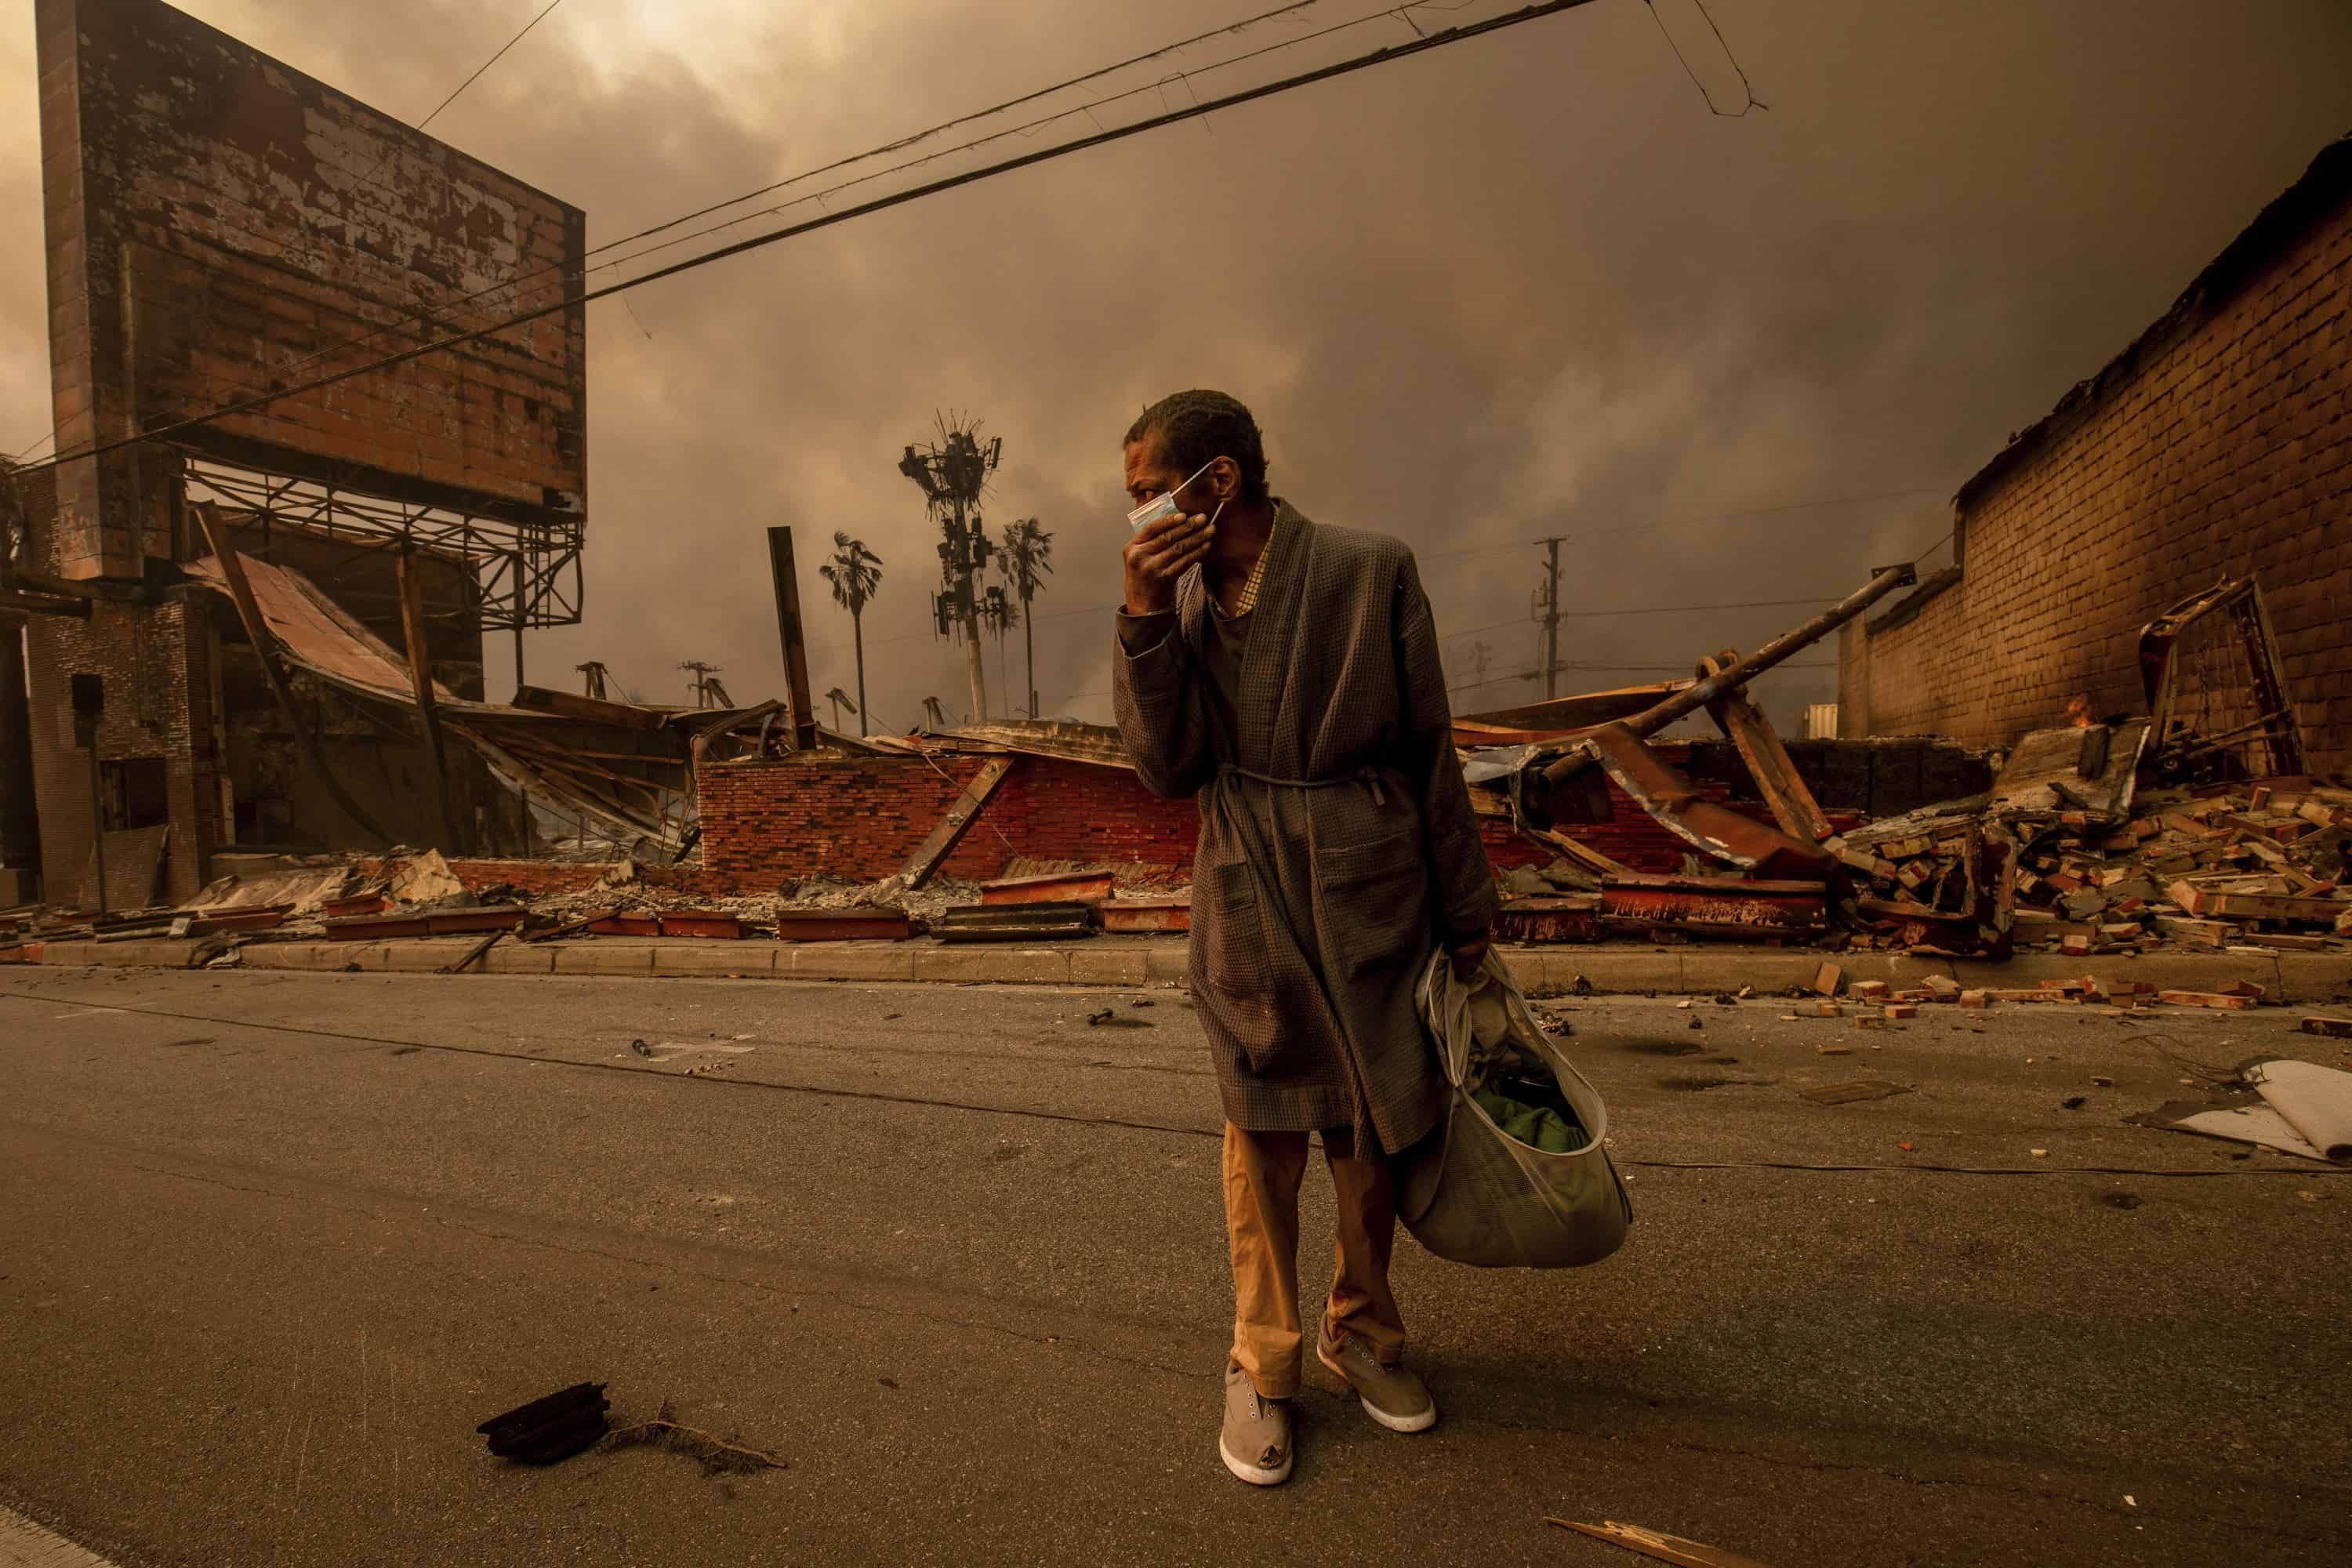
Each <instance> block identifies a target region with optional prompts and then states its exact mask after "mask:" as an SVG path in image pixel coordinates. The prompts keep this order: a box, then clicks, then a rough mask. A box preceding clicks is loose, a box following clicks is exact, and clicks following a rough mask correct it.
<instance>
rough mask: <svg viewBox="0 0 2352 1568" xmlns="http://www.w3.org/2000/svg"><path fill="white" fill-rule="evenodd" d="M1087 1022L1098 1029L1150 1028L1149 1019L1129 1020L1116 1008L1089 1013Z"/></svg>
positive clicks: (1106, 1008)
mask: <svg viewBox="0 0 2352 1568" xmlns="http://www.w3.org/2000/svg"><path fill="white" fill-rule="evenodd" d="M1087 1023H1088V1024H1091V1025H1093V1026H1095V1027H1097V1028H1100V1029H1149V1028H1150V1027H1151V1020H1150V1019H1149V1018H1130V1017H1129V1016H1127V1015H1126V1014H1124V1013H1122V1012H1120V1011H1119V1010H1118V1008H1116V1007H1105V1008H1103V1009H1102V1010H1101V1011H1100V1012H1096V1013H1089V1014H1087Z"/></svg>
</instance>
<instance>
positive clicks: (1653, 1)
mask: <svg viewBox="0 0 2352 1568" xmlns="http://www.w3.org/2000/svg"><path fill="white" fill-rule="evenodd" d="M1642 3H1643V5H1647V6H1648V7H1649V8H1650V20H1651V21H1653V22H1655V23H1656V24H1657V25H1658V36H1659V37H1663V38H1664V39H1665V40H1666V47H1668V48H1670V49H1672V50H1674V52H1675V59H1676V60H1677V61H1680V62H1681V65H1682V68H1683V74H1684V75H1685V76H1686V77H1688V78H1690V79H1691V85H1692V86H1693V87H1695V88H1696V89H1698V93H1699V96H1700V97H1701V98H1704V99H1706V111H1707V112H1708V113H1709V114H1712V115H1715V116H1717V117H1718V118H1720V119H1724V120H1744V119H1746V118H1747V117H1748V110H1751V109H1761V110H1770V109H1771V107H1772V106H1771V105H1770V104H1769V103H1767V102H1765V101H1764V100H1762V99H1760V98H1758V97H1757V96H1756V89H1755V87H1754V86H1753V85H1752V84H1750V83H1749V81H1748V73H1747V71H1745V70H1744V69H1742V68H1740V64H1739V57H1738V56H1737V55H1735V54H1733V53H1732V52H1731V45H1730V44H1729V43H1728V42H1727V41H1726V40H1725V38H1724V36H1723V29H1722V28H1721V27H1718V26H1716V25H1715V17H1714V16H1712V15H1711V14H1710V13H1709V12H1708V10H1707V8H1706V0H1691V4H1692V5H1696V6H1697V7H1698V14H1699V15H1700V16H1704V17H1706V25H1707V28H1708V30H1709V31H1711V32H1713V33H1714V34H1715V41H1716V42H1717V44H1718V45H1720V46H1721V47H1722V49H1723V58H1725V59H1727V60H1728V61H1730V62H1731V68H1732V70H1733V72H1734V73H1736V74H1737V75H1738V78H1739V90H1740V92H1741V93H1742V94H1743V95H1744V96H1745V97H1746V98H1747V100H1748V101H1747V102H1745V103H1743V104H1741V105H1740V106H1739V107H1738V109H1736V110H1731V109H1717V107H1716V106H1715V94H1713V93H1711V92H1709V91H1707V89H1706V83H1705V82H1703V81H1701V80H1699V79H1698V72H1696V71H1695V70H1693V69H1692V68H1691V63H1690V61H1689V59H1688V58H1685V56H1684V54H1683V47H1682V46H1681V45H1680V44H1678V43H1676V42H1675V36H1674V34H1672V33H1670V32H1668V31H1667V30H1666V23H1665V18H1664V17H1663V16H1659V15H1658V4H1657V0H1642Z"/></svg>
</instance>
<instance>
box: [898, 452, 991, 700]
mask: <svg viewBox="0 0 2352 1568" xmlns="http://www.w3.org/2000/svg"><path fill="white" fill-rule="evenodd" d="M1003 452H1004V437H1002V436H999V437H994V438H993V439H992V440H990V441H989V442H988V444H987V445H986V446H982V444H981V440H980V422H979V421H978V420H976V419H972V420H966V421H963V422H961V423H958V424H950V423H949V422H948V421H946V420H944V419H943V420H941V421H940V439H939V440H938V441H935V442H933V443H931V444H930V445H929V446H926V447H911V446H910V447H908V448H907V455H906V456H905V457H904V458H900V459H899V460H898V471H899V472H900V473H902V474H904V475H906V476H907V477H908V479H912V480H914V481H915V487H916V488H917V489H919V490H921V491H922V492H923V504H924V507H925V509H926V510H928V511H929V514H930V515H931V516H932V517H933V518H935V519H936V520H938V521H939V525H940V534H941V536H942V537H941V539H940V591H939V592H938V593H936V594H934V595H931V618H932V623H933V625H934V626H935V627H936V628H937V630H938V632H939V635H940V637H962V638H963V647H964V658H965V660H966V662H967V663H968V664H969V665H970V667H971V711H972V716H973V717H974V718H975V719H979V720H985V719H986V718H987V717H988V681H987V677H986V676H985V674H984V673H983V672H982V668H981V657H980V626H981V618H982V616H983V615H985V614H988V613H990V612H988V611H987V610H985V609H983V607H982V606H983V605H985V604H986V603H987V600H988V596H989V595H990V594H994V595H996V596H997V597H999V598H1002V597H1003V594H1004V590H1003V589H1002V588H991V589H987V590H982V587H981V586H980V581H979V579H980V574H981V570H982V568H983V567H985V566H986V565H987V564H988V556H989V548H990V546H989V541H988V534H987V531H986V530H985V529H984V528H983V527H982V523H981V516H980V492H981V490H982V489H984V488H985V487H986V485H987V483H988V476H989V475H990V474H991V473H992V472H993V471H994V469H995V468H996V465H997V461H998V459H999V458H1002V457H1003Z"/></svg>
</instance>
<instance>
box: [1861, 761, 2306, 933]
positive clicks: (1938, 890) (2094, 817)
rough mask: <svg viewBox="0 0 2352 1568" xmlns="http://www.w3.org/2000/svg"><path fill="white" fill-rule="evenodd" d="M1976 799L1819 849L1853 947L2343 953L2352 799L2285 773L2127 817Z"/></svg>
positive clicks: (2176, 797)
mask: <svg viewBox="0 0 2352 1568" xmlns="http://www.w3.org/2000/svg"><path fill="white" fill-rule="evenodd" d="M2042 805H2043V803H2042V802H2036V801H2029V802H2027V803H2026V804H2025V805H2024V806H2023V807H2022V808H2019V807H2012V806H2003V805H1994V804H1993V802H1992V801H1991V799H1990V797H1987V796H1976V797H1972V798H1971V799H1969V800H1962V801H1955V802H1951V803H1949V804H1948V805H1943V806H1937V807H1932V808H1929V809H1927V810H1925V811H1920V812H1915V813H1913V814H1911V815H1909V816H1903V817H1897V818H1893V819H1890V820H1887V821H1884V822H1877V823H1873V824H1870V825H1868V826H1864V827H1861V828H1856V829H1854V830H1853V831H1851V832H1848V833H1846V834H1845V835H1843V837H1838V838H1833V839H1832V840H1830V841H1829V842H1828V843H1827V845H1826V846H1825V847H1828V848H1829V849H1831V851H1832V853H1834V854H1835V855H1837V857H1838V858H1839V859H1840V861H1841V862H1843V865H1844V866H1845V867H1846V868H1847V870H1848V872H1849V874H1850V875H1851V876H1852V878H1853V882H1854V885H1855V889H1856V891H1857V895H1858V896H1857V897H1856V898H1855V899H1853V900H1852V902H1851V904H1850V905H1849V906H1848V914H1849V919H1850V920H1851V921H1852V922H1853V926H1854V928H1855V934H1854V936H1853V945H1854V946H1858V947H1870V946H1880V947H1894V948H1907V949H1911V950H1914V951H1923V950H1924V951H1930V952H1954V953H1984V954H1988V955H1989V954H1991V953H1994V952H2000V951H2004V950H2005V949H2007V948H2011V947H2015V948H2024V949H2032V950H2041V951H2052V952H2063V953H2067V954H2071V955H2081V956H2090V955H2092V954H2097V953H2119V952H2133V951H2138V952H2147V951H2154V950H2157V949H2160V948H2185V949H2192V950H2193V949H2205V950H2220V949H2223V948H2228V947H2233V946H2252V947H2266V948H2273V949H2298V950H2301V949H2307V950H2312V951H2320V952H2333V951H2347V950H2352V888H2347V887H2346V886H2345V885H2344V879H2345V873H2346V861H2347V853H2352V789H2347V788H2344V787H2342V786H2340V785H2337V784H2324V783H2316V782H2313V781H2310V780H2300V779H2296V780H2289V779H2279V780H2272V781H2268V782H2254V783H2241V784H2233V785H2227V786H2219V787H2207V788H2205V789H2201V790H2196V791H2191V790H2189V789H2185V788H2179V787H2172V788H2159V789H2153V790H2143V791H2141V792H2140V793H2139V794H2138V795H2137V798H2136V799H2134V800H2132V801H2131V803H2130V809H2129V810H2128V811H2127V812H2125V813H2116V812H2104V811H2093V810H2084V809H2055V810H2053V809H2043V808H2042Z"/></svg>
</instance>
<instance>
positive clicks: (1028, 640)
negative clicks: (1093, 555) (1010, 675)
mask: <svg viewBox="0 0 2352 1568" xmlns="http://www.w3.org/2000/svg"><path fill="white" fill-rule="evenodd" d="M996 569H997V570H998V571H999V572H1002V573H1003V574H1004V575H1005V577H1006V579H1007V580H1008V581H1010V582H1011V583H1012V584H1013V594H1014V595H1016V596H1017V597H1018V598H1019V599H1020V601H1021V625H1022V639H1021V640H1022V641H1023V642H1024V644H1026V645H1027V647H1028V660H1029V717H1031V718H1032V719H1034V718H1035V717H1037V633H1036V628H1035V626H1034V625H1033V624H1032V623H1034V620H1035V619H1036V617H1035V616H1032V615H1031V614H1030V613H1029V601H1030V600H1031V599H1033V598H1034V597H1036V595H1037V590H1038V589H1039V588H1040V587H1042V586H1044V585H1045V579H1046V578H1047V577H1049V576H1051V575H1053V572H1054V536H1053V535H1052V534H1050V533H1048V532H1046V531H1045V530H1044V529H1042V528H1040V527H1038V526H1037V520H1036V519H1035V518H1034V517H1024V518H1023V519H1021V520H1020V521H1017V522H1012V523H1007V524H1006V525H1005V529H1004V543H1003V546H1002V547H1001V548H1000V549H999V550H998V551H997V552H996Z"/></svg>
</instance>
